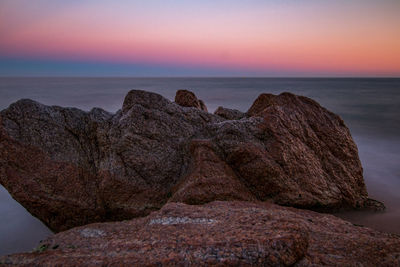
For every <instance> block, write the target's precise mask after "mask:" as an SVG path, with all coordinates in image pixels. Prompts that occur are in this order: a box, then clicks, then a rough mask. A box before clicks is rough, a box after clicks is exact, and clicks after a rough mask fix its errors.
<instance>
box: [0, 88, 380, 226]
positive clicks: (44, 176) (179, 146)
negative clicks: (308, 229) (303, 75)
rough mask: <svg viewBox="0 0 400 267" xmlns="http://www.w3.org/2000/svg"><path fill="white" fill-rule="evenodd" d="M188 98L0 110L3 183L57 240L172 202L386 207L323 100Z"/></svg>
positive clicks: (132, 96) (23, 104)
mask: <svg viewBox="0 0 400 267" xmlns="http://www.w3.org/2000/svg"><path fill="white" fill-rule="evenodd" d="M189 93H190V92H189ZM189 93H187V92H183V93H182V92H181V93H179V91H178V94H177V97H176V103H173V102H171V101H169V100H167V99H165V98H164V97H162V96H161V95H159V94H155V93H150V92H146V91H141V90H132V91H130V92H129V93H128V94H127V96H126V97H125V100H124V103H123V106H122V109H121V110H119V111H118V112H117V113H115V114H110V113H108V112H106V111H104V110H101V109H98V108H95V109H93V110H91V111H89V112H84V111H81V110H78V109H74V108H62V107H57V106H45V105H42V104H40V103H37V102H35V101H32V100H20V101H18V102H16V103H14V104H12V105H10V107H9V108H7V109H5V110H3V111H1V112H0V163H1V165H0V183H1V184H2V185H3V186H4V187H5V188H6V189H7V190H8V191H9V192H10V193H11V195H12V196H13V198H15V199H16V200H17V201H18V202H20V203H21V204H22V205H23V206H24V207H25V208H26V209H27V210H28V211H29V212H30V213H32V214H33V215H34V216H36V217H38V218H39V219H40V220H42V221H43V222H44V223H45V224H46V225H48V226H49V227H50V228H51V229H52V230H54V231H57V232H58V231H63V230H66V229H69V228H71V227H75V226H79V225H85V224H88V223H93V222H102V221H116V220H123V219H131V218H134V217H140V216H146V215H148V214H149V213H150V212H151V211H154V210H158V209H160V208H161V207H162V206H163V205H164V204H165V203H167V202H168V201H170V202H174V201H178V202H184V203H190V204H194V203H196V204H201V203H206V202H209V201H213V200H249V201H254V200H259V201H274V202H275V203H277V204H282V205H286V206H295V207H301V208H307V209H315V210H319V209H322V210H334V209H340V208H364V207H367V206H374V207H375V208H376V207H378V208H382V205H381V204H379V203H378V202H375V201H373V200H370V199H368V195H367V191H366V187H365V184H364V181H363V176H362V167H361V163H360V161H359V158H358V152H357V147H356V145H355V144H354V142H353V140H352V137H351V135H350V132H349V130H348V128H347V127H346V126H345V125H344V123H343V121H342V120H341V119H340V118H339V117H338V116H337V115H335V114H333V113H332V112H329V111H328V110H326V109H324V108H323V107H321V106H320V105H319V104H318V103H316V102H315V101H313V100H311V99H309V98H306V97H301V96H296V95H293V94H289V93H284V94H281V95H279V96H274V95H264V94H263V95H261V96H260V97H259V98H258V99H257V100H256V101H255V103H254V104H253V106H252V107H251V108H250V109H249V111H248V112H247V113H246V114H244V115H243V114H240V113H237V112H234V113H235V114H238V115H239V116H236V115H235V116H230V117H229V116H221V114H222V113H220V114H219V115H216V114H210V113H208V112H205V111H204V110H202V108H199V107H198V106H190V105H189V106H187V105H186V104H184V101H183V102H182V101H181V100H179V99H181V96H179V97H178V95H183V97H182V98H183V99H187V98H188V96H190V95H191V94H189ZM193 96H194V94H193ZM194 97H195V96H194ZM195 99H197V98H195ZM179 104H182V105H183V106H181V105H179ZM225 113H226V114H228V113H229V112H228V113H227V112H225ZM225 113H224V114H225ZM229 114H232V112H230V113H229Z"/></svg>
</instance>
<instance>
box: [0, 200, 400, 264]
mask: <svg viewBox="0 0 400 267" xmlns="http://www.w3.org/2000/svg"><path fill="white" fill-rule="evenodd" d="M0 264H1V265H4V266H11V265H14V266H15V265H17V266H59V265H60V266H65V265H67V266H81V265H90V266H125V265H129V266H131V265H134V266H210V265H211V266H399V265H400V237H399V236H397V235H391V234H384V233H380V232H377V231H374V230H371V229H369V228H365V227H362V226H355V225H353V224H351V223H349V222H346V221H343V220H341V219H339V218H336V217H334V216H332V215H323V214H318V213H315V212H312V211H306V210H297V209H294V208H287V207H282V206H277V205H274V204H270V203H260V202H258V203H252V202H235V201H234V202H212V203H208V204H205V205H202V206H201V205H197V206H190V205H186V204H182V203H168V204H166V205H165V206H164V207H163V208H162V209H161V210H160V211H156V212H153V213H151V215H149V216H147V217H144V218H143V217H142V218H137V219H133V220H131V221H123V222H113V223H96V224H90V225H86V226H83V227H77V228H73V229H71V230H68V231H65V232H62V233H59V234H56V235H54V236H53V237H50V238H49V239H47V240H45V241H43V242H41V244H40V245H39V246H38V248H37V250H36V252H32V253H22V254H15V255H10V256H4V257H1V258H0Z"/></svg>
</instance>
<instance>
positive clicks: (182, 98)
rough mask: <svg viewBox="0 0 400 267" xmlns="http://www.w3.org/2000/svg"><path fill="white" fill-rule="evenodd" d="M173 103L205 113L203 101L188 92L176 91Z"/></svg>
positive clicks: (205, 108)
mask: <svg viewBox="0 0 400 267" xmlns="http://www.w3.org/2000/svg"><path fill="white" fill-rule="evenodd" d="M175 103H177V104H178V105H180V106H182V107H194V108H197V109H200V110H203V111H205V112H207V107H206V105H205V104H204V102H203V100H200V99H197V97H196V95H195V94H194V93H193V92H190V91H188V90H178V91H177V92H176V95H175Z"/></svg>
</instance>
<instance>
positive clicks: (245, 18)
mask: <svg viewBox="0 0 400 267" xmlns="http://www.w3.org/2000/svg"><path fill="white" fill-rule="evenodd" d="M18 75H21V76H103V75H105V76H238V77H242V76H266V77H282V76H283V77H286V76H302V77H303V76H309V77H315V76H334V77H337V76H346V77H347V76H350V77H351V76H386V77H387V76H392V77H393V76H394V77H399V76H400V1H399V0H354V1H351V0H335V1H320V0H318V1H316V0H248V1H243V0H242V1H236V0H202V1H187V0H174V1H173V0H147V1H132V0H131V1H128V0H121V1H108V0H107V1H106V0H68V1H66V0H65V1H61V0H34V1H33V0H0V76H18Z"/></svg>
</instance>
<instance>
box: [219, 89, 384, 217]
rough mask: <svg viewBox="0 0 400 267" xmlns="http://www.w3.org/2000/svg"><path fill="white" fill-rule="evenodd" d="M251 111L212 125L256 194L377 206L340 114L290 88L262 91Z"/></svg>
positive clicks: (317, 205)
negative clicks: (241, 117) (288, 90)
mask: <svg viewBox="0 0 400 267" xmlns="http://www.w3.org/2000/svg"><path fill="white" fill-rule="evenodd" d="M247 114H249V115H251V117H250V119H249V121H247V122H246V121H244V120H241V121H239V122H238V121H234V122H225V125H224V127H218V128H216V129H214V131H215V132H214V133H213V135H214V139H213V141H214V142H215V143H216V144H217V146H218V147H220V148H221V149H222V150H223V151H224V153H225V154H226V155H227V157H226V161H227V163H228V164H229V165H231V166H232V168H233V169H234V170H235V172H236V173H237V174H238V176H239V177H241V178H242V180H244V181H245V184H246V185H247V187H248V188H249V189H250V190H251V191H252V193H253V194H254V195H256V196H257V197H258V199H260V200H267V199H270V198H273V199H274V200H275V202H276V203H279V204H283V205H290V206H296V207H302V208H310V209H316V210H332V209H342V208H363V207H365V206H369V207H372V206H373V205H371V204H370V200H369V199H368V195H367V191H366V187H365V184H364V180H363V176H362V167H361V163H360V160H359V157H358V151H357V147H356V145H355V143H354V141H353V139H352V137H351V135H350V132H349V130H348V128H347V127H346V126H345V125H344V123H343V120H342V119H341V118H340V117H339V116H337V115H335V114H333V113H332V112H329V111H328V110H326V109H325V108H323V107H321V106H320V105H319V104H318V103H317V102H315V101H313V100H311V99H309V98H306V97H302V96H296V95H293V94H290V93H283V94H281V95H279V96H274V95H271V94H262V95H261V96H260V97H259V98H258V99H257V100H256V101H255V102H254V104H253V106H252V107H251V108H250V109H249V111H248V112H247ZM252 118H253V121H251V119H252ZM245 123H247V125H244V124H245ZM375 203H377V202H375ZM377 204H379V203H377ZM377 206H379V207H380V208H382V207H383V205H382V204H379V205H377Z"/></svg>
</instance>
